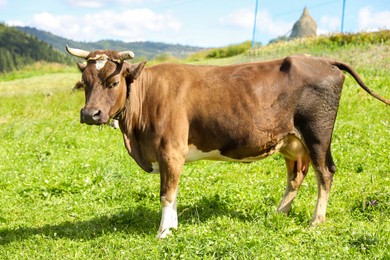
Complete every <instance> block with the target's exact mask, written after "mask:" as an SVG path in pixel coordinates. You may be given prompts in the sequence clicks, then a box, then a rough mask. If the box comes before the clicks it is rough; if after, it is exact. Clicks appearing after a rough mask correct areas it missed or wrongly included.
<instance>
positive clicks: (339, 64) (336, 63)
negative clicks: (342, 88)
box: [329, 60, 390, 105]
mask: <svg viewBox="0 0 390 260" xmlns="http://www.w3.org/2000/svg"><path fill="white" fill-rule="evenodd" d="M329 61H330V63H331V64H332V65H334V66H336V67H338V68H339V69H341V70H343V71H346V72H348V73H349V74H351V76H352V77H353V78H354V79H355V80H356V82H357V83H358V84H359V85H360V87H361V88H362V89H364V90H365V91H366V92H367V93H368V94H370V95H371V96H373V97H374V98H376V99H378V100H380V101H382V102H383V103H385V104H386V105H390V100H388V99H385V98H383V97H381V96H379V95H378V94H376V93H374V92H373V91H372V90H371V89H369V88H368V87H367V86H366V85H365V84H364V82H363V80H362V79H361V78H360V77H359V75H358V74H357V72H356V71H355V70H354V69H352V68H351V66H349V65H348V64H346V63H343V62H339V61H335V60H329Z"/></svg>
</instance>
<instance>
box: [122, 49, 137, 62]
mask: <svg viewBox="0 0 390 260" xmlns="http://www.w3.org/2000/svg"><path fill="white" fill-rule="evenodd" d="M119 56H120V59H121V60H122V61H124V60H129V59H134V52H132V51H122V52H120V53H119Z"/></svg>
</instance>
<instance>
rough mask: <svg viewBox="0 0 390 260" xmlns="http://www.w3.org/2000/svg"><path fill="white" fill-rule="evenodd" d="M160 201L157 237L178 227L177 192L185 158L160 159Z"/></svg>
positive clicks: (162, 236)
mask: <svg viewBox="0 0 390 260" xmlns="http://www.w3.org/2000/svg"><path fill="white" fill-rule="evenodd" d="M159 164H160V180H161V187H160V203H161V207H162V215H161V222H160V227H159V229H158V233H157V238H159V239H160V238H165V237H167V236H168V235H169V234H170V233H171V228H173V229H177V226H178V220H177V194H178V184H179V178H180V173H181V169H182V167H183V164H184V158H182V156H179V157H165V158H163V159H162V160H161V161H160V163H159Z"/></svg>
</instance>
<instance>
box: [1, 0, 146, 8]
mask: <svg viewBox="0 0 390 260" xmlns="http://www.w3.org/2000/svg"><path fill="white" fill-rule="evenodd" d="M0 1H1V0H0ZM144 1H145V0H68V2H69V3H70V4H71V5H73V6H79V7H87V8H101V7H104V6H106V5H107V4H109V5H116V4H121V5H125V4H134V3H142V2H144Z"/></svg>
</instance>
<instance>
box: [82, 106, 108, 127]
mask: <svg viewBox="0 0 390 260" xmlns="http://www.w3.org/2000/svg"><path fill="white" fill-rule="evenodd" d="M106 121H107V122H108V120H105V118H104V115H103V112H102V111H101V110H100V109H94V108H89V109H87V108H85V107H84V108H82V109H81V111H80V123H85V124H88V125H101V124H106V123H107V122H106Z"/></svg>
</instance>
